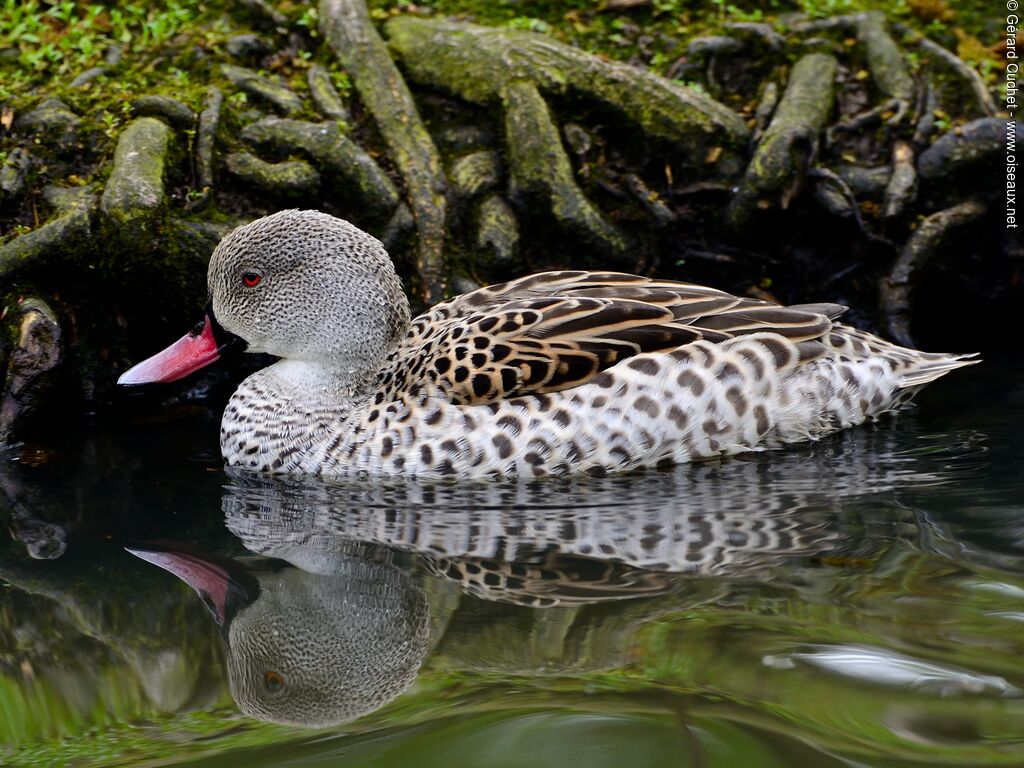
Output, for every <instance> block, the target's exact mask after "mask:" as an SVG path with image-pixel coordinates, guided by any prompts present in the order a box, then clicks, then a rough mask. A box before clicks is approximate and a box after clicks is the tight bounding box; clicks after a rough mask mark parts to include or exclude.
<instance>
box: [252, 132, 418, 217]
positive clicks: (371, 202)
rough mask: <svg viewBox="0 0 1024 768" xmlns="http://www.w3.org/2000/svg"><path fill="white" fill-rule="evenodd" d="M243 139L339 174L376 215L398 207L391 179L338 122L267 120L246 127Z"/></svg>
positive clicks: (346, 185) (388, 212) (351, 190)
mask: <svg viewBox="0 0 1024 768" xmlns="http://www.w3.org/2000/svg"><path fill="white" fill-rule="evenodd" d="M242 139H243V140H244V141H247V142H249V143H251V144H253V145H255V146H259V147H265V148H269V149H272V150H275V151H277V152H281V153H284V154H289V153H294V152H296V151H301V152H304V153H306V154H307V155H309V157H310V158H311V159H312V160H313V161H314V162H315V163H316V165H317V167H318V168H320V169H322V170H325V171H328V172H330V173H333V174H336V175H337V176H338V177H339V178H340V180H341V181H342V183H343V185H344V186H345V187H346V188H347V189H348V191H349V192H350V193H352V194H354V195H356V197H357V199H358V200H359V201H361V202H362V204H363V205H365V206H368V207H369V209H370V213H371V214H373V215H378V216H383V215H390V214H391V212H392V211H394V209H395V206H396V205H398V200H399V197H398V190H397V189H395V185H394V184H392V183H391V179H389V178H388V177H387V175H386V174H385V173H384V171H382V170H381V168H380V166H379V165H377V163H376V161H375V160H374V159H373V158H372V157H370V156H369V155H368V154H367V153H366V151H365V150H363V149H362V148H361V147H360V146H359V145H358V144H356V143H355V142H354V141H352V140H351V139H349V138H348V137H346V136H345V135H343V134H342V132H341V129H340V128H339V127H338V124H337V123H336V122H325V123H310V122H306V121H303V120H292V119H289V118H279V117H267V118H264V119H262V120H260V121H258V122H256V123H253V124H252V125H247V126H246V127H245V128H244V129H243V130H242Z"/></svg>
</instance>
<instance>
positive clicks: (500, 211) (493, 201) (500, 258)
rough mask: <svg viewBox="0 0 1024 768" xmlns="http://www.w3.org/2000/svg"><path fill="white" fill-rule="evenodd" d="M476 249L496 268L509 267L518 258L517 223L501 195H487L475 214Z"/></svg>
mask: <svg viewBox="0 0 1024 768" xmlns="http://www.w3.org/2000/svg"><path fill="white" fill-rule="evenodd" d="M476 232H477V234H476V247H477V248H478V249H479V250H480V252H481V253H482V254H484V255H485V257H486V258H487V259H488V260H489V261H491V262H493V263H494V265H496V266H511V265H513V264H514V263H515V262H516V260H517V258H518V256H519V222H518V220H517V219H516V215H515V213H514V212H513V211H512V208H511V206H509V204H508V203H507V202H505V198H503V197H502V196H501V195H489V196H488V197H487V198H486V199H484V201H483V202H482V203H480V209H479V211H478V212H477V231H476Z"/></svg>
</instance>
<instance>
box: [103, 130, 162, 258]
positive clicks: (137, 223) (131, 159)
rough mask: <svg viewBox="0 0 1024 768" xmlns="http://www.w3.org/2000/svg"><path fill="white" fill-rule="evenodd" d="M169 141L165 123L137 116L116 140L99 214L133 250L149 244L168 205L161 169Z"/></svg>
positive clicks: (110, 228)
mask: <svg viewBox="0 0 1024 768" xmlns="http://www.w3.org/2000/svg"><path fill="white" fill-rule="evenodd" d="M170 140H171V130H170V128H168V127H167V124H166V123H164V122H163V121H162V120H157V119H156V118H153V117H140V118H137V119H135V120H133V121H132V122H131V123H129V124H128V126H127V127H126V128H125V129H124V131H122V133H121V136H120V138H119V139H118V141H117V149H116V150H115V152H114V169H113V171H112V172H111V174H110V179H109V180H108V181H107V186H106V188H105V189H104V190H103V197H102V199H101V200H100V211H101V212H102V213H103V216H104V218H105V219H106V224H107V227H108V228H109V230H110V231H112V232H113V233H114V234H116V235H117V236H118V237H119V238H121V239H122V240H123V242H125V243H128V244H131V245H132V247H137V246H138V245H139V244H142V245H143V246H145V245H146V244H148V243H149V242H150V238H151V237H152V231H151V230H152V225H153V223H154V219H155V218H156V216H157V215H158V214H159V213H161V212H162V211H163V209H164V208H165V206H166V204H167V195H166V194H165V192H164V167H165V165H166V162H167V153H168V150H169V146H170Z"/></svg>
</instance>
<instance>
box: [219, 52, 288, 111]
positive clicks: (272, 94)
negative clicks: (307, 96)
mask: <svg viewBox="0 0 1024 768" xmlns="http://www.w3.org/2000/svg"><path fill="white" fill-rule="evenodd" d="M220 69H221V72H223V73H224V77H226V78H227V79H228V80H230V81H231V82H232V83H234V84H235V85H237V86H238V87H239V88H241V89H242V90H243V91H245V92H246V93H248V94H249V95H250V96H255V97H256V98H257V99H260V100H262V101H265V102H267V103H268V104H270V105H272V106H273V107H274V108H275V109H277V110H279V111H281V112H283V113H284V114H286V115H290V114H292V113H293V112H298V111H299V110H301V109H302V100H301V99H300V98H299V97H298V96H296V95H295V94H294V93H292V92H291V91H289V90H288V89H287V88H285V87H284V86H283V85H280V84H279V83H275V82H274V81H272V80H270V79H268V78H266V77H263V75H261V74H259V73H257V72H253V71H252V70H251V69H246V68H245V67H236V66H234V65H232V64H222V65H221V68H220Z"/></svg>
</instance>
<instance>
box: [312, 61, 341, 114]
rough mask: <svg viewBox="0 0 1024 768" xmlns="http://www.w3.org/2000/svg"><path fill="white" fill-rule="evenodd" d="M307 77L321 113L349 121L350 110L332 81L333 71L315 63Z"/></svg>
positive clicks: (314, 100) (314, 101)
mask: <svg viewBox="0 0 1024 768" xmlns="http://www.w3.org/2000/svg"><path fill="white" fill-rule="evenodd" d="M306 79H307V81H308V82H309V95H310V96H312V97H313V103H314V104H316V108H317V109H318V110H320V114H322V115H323V116H324V117H329V118H331V119H332V120H341V121H343V122H346V123H347V122H348V119H349V118H348V110H347V109H345V104H344V102H343V101H342V100H341V96H339V95H338V91H337V90H335V88H334V83H332V82H331V73H330V72H328V71H327V70H326V69H324V68H323V67H321V66H320V65H319V64H314V65H313V66H312V67H310V68H309V74H308V75H307V78H306Z"/></svg>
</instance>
